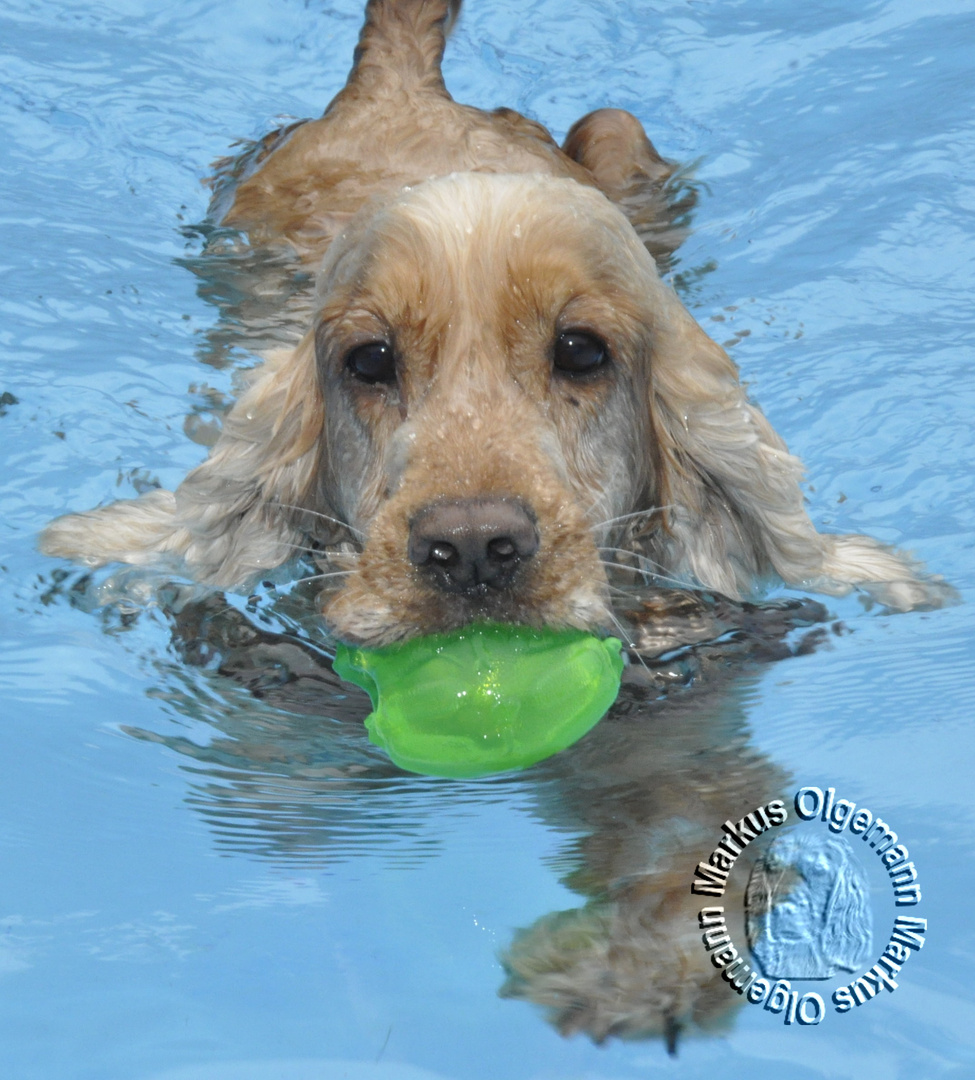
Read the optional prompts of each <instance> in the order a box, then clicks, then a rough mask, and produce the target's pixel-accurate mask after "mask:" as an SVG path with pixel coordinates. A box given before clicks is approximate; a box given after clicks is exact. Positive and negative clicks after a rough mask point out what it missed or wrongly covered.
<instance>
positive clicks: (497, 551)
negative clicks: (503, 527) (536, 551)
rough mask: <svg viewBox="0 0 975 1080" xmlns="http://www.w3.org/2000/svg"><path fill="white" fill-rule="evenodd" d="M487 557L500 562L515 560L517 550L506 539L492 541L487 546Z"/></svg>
mask: <svg viewBox="0 0 975 1080" xmlns="http://www.w3.org/2000/svg"><path fill="white" fill-rule="evenodd" d="M488 556H489V557H493V558H495V559H501V560H502V561H507V560H508V559H517V558H518V549H517V548H516V547H515V545H514V543H513V542H512V541H511V540H509V539H508V538H507V537H505V538H504V539H502V540H492V541H491V542H490V543H489V544H488Z"/></svg>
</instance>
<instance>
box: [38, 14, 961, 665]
mask: <svg viewBox="0 0 975 1080" xmlns="http://www.w3.org/2000/svg"><path fill="white" fill-rule="evenodd" d="M451 14H452V11H451V5H450V4H448V3H447V2H446V0H371V2H370V3H369V4H368V7H367V13H366V24H365V27H364V29H363V32H362V35H361V38H360V42H359V46H358V49H357V50H356V59H355V65H354V67H353V70H352V73H351V75H350V76H349V81H348V83H347V85H346V87H345V89H344V90H343V91H342V92H341V93H340V94H339V95H338V96H337V98H336V99H335V100H334V101H333V102H332V103H331V105H330V106H329V107H328V109H327V110H326V112H325V114H324V116H323V117H322V118H321V119H319V120H317V121H309V122H306V123H302V124H299V125H293V126H291V127H289V128H288V129H284V130H282V131H281V132H278V133H274V134H273V135H272V136H269V137H268V139H267V140H265V142H264V143H263V144H261V145H260V146H259V147H256V148H254V149H253V150H252V151H251V152H249V153H248V154H246V155H244V156H243V157H242V158H240V159H237V160H236V161H235V162H225V163H223V164H222V166H221V169H220V172H219V176H220V179H219V183H218V185H217V190H216V194H215V200H214V208H213V213H214V215H215V217H216V218H218V219H219V220H220V221H221V222H222V224H224V225H227V226H232V227H234V228H238V229H241V230H243V231H246V232H247V233H248V235H249V237H250V240H251V243H252V244H254V245H265V246H268V247H271V248H273V247H275V246H280V247H282V248H283V249H286V250H288V251H289V252H291V253H292V254H293V255H294V257H295V258H296V260H297V264H298V265H305V266H308V267H315V268H317V267H318V266H319V264H321V269H320V270H319V271H318V293H317V299H316V302H315V305H314V313H313V315H312V317H311V325H310V327H309V328H308V330H307V333H306V334H305V335H304V337H303V339H302V340H301V342H300V343H299V344H298V345H297V347H296V348H294V349H287V350H281V351H278V352H275V353H273V354H271V355H269V356H268V357H267V358H266V360H265V362H264V363H263V365H262V366H261V367H259V368H258V369H257V370H256V371H255V372H254V373H253V375H252V378H251V384H250V386H249V388H247V389H246V391H245V392H244V393H243V395H242V396H241V398H240V400H239V401H238V402H237V404H236V406H235V407H234V409H233V410H232V411H231V412H230V413H229V415H228V416H227V418H226V422H225V426H224V430H223V432H222V434H221V436H220V438H219V440H218V442H217V444H216V446H215V447H214V449H213V451H212V452H211V454H210V457H209V458H208V460H207V461H206V462H205V463H204V464H202V465H201V466H200V467H199V468H197V469H195V470H194V471H193V472H191V473H190V474H189V475H188V476H187V478H186V480H185V481H184V482H183V483H182V484H181V485H180V487H179V488H178V489H177V491H176V492H175V493H170V492H165V491H155V492H151V493H149V494H147V495H145V496H143V497H142V498H141V499H137V500H132V501H123V502H118V503H115V504H113V505H110V506H107V507H103V508H100V509H97V510H93V511H89V512H88V513H83V514H73V515H68V516H66V517H63V518H60V519H58V520H57V521H55V522H53V523H52V524H51V525H50V526H49V527H48V528H47V530H46V531H45V532H44V534H43V536H42V539H41V546H42V549H43V550H44V551H45V552H47V553H48V554H50V555H55V556H60V557H66V558H71V559H75V560H77V561H80V562H83V563H86V564H87V565H101V564H104V563H109V562H116V561H118V562H126V563H134V564H139V565H150V564H151V565H160V564H165V563H167V562H172V563H173V564H178V565H180V566H182V567H185V568H186V569H187V570H188V571H189V572H190V573H191V574H192V575H193V576H194V577H195V578H196V579H198V580H199V581H202V582H207V583H211V584H213V585H217V586H223V587H237V586H242V585H245V584H246V583H247V582H248V581H249V580H250V579H252V578H253V577H254V576H255V575H256V574H258V573H260V572H261V571H262V570H266V569H268V568H270V567H274V566H277V565H279V564H281V563H283V562H285V561H287V560H288V559H289V558H290V557H292V555H293V554H294V552H295V551H296V550H297V549H307V548H308V547H310V546H311V547H314V548H316V549H318V550H320V551H321V552H322V557H323V558H324V559H326V560H328V559H330V560H331V563H332V564H333V565H336V566H340V567H345V568H346V569H347V570H348V571H349V573H348V574H347V576H346V577H345V579H344V583H343V585H342V587H341V588H339V589H337V590H330V591H329V593H328V595H327V597H326V598H325V600H324V601H323V603H324V612H325V615H326V618H327V620H328V622H329V623H330V625H331V627H332V629H333V630H334V632H335V633H336V634H337V635H338V636H340V637H342V638H345V639H347V640H350V641H358V642H365V643H369V644H373V645H380V644H385V643H389V642H391V641H395V640H399V639H402V638H406V637H409V636H410V635H412V634H416V633H418V632H432V631H436V630H445V629H449V628H451V627H453V626H456V625H461V624H463V623H466V622H468V621H470V620H471V619H474V618H495V619H501V620H506V621H513V622H524V623H530V624H537V625H552V626H579V627H586V628H591V629H595V630H601V629H605V628H606V627H608V626H609V625H610V623H611V620H612V615H611V611H610V604H609V589H608V583H607V578H606V571H605V568H604V565H603V559H602V554H601V548H602V547H603V546H608V547H613V548H618V549H620V548H621V549H626V550H629V551H635V552H638V553H639V554H640V555H641V556H642V557H644V558H645V559H646V560H649V562H646V563H645V564H644V565H647V566H651V567H653V568H654V569H656V570H659V572H660V574H661V575H662V577H663V579H664V580H671V579H678V580H680V581H686V582H690V583H697V584H699V585H702V586H705V587H707V588H709V589H713V590H717V591H718V592H721V593H724V594H726V595H728V596H730V597H742V596H747V595H749V594H751V593H752V591H753V590H754V589H755V588H756V586H757V585H759V584H761V583H762V582H763V581H764V580H766V579H776V578H777V579H781V580H783V581H785V582H787V583H789V584H791V585H795V586H800V587H804V588H810V589H814V590H818V591H822V592H827V593H836V594H838V593H843V592H847V591H849V590H850V589H851V588H853V587H862V588H865V589H868V590H869V591H870V592H871V593H873V594H874V595H875V596H877V597H878V598H879V599H880V600H882V601H883V602H884V603H886V604H889V605H890V606H892V607H894V608H900V609H907V608H911V607H915V606H919V605H931V604H937V603H939V602H941V600H942V599H943V598H944V596H945V595H946V594H945V589H944V586H943V585H941V584H940V583H939V582H937V581H934V580H931V579H927V578H924V577H923V576H922V575H920V574H919V573H918V570H917V568H916V567H915V566H914V565H913V564H912V563H911V561H910V560H909V559H906V558H905V557H904V556H903V555H901V554H899V553H897V552H895V551H893V550H891V549H889V548H886V547H884V546H883V545H881V544H879V543H877V542H876V541H873V540H871V539H869V538H867V537H861V536H827V535H821V534H819V533H817V532H816V530H815V528H814V527H813V525H812V523H811V521H810V520H809V517H808V515H807V513H806V510H805V508H804V505H803V498H802V495H801V492H800V488H799V481H800V478H801V466H800V463H799V462H798V460H797V459H796V458H794V457H792V456H791V455H790V454H789V453H788V451H787V450H786V447H785V445H784V443H783V442H782V440H781V439H780V438H779V437H778V435H776V433H775V432H774V431H773V430H772V428H771V427H770V425H769V423H768V421H767V420H766V419H765V417H764V416H763V415H762V413H761V412H760V411H759V410H758V409H757V408H756V407H755V406H754V405H753V404H751V403H750V402H749V401H748V399H747V397H746V395H745V393H744V391H743V389H742V387H741V384H740V382H739V379H738V373H737V370H736V368H735V366H734V364H733V363H732V362H731V360H730V359H729V358H728V356H727V355H726V354H725V352H724V351H723V350H722V349H721V348H720V347H719V346H718V345H716V344H715V343H714V342H713V341H711V340H710V338H708V337H707V336H706V335H705V334H704V333H703V331H702V330H701V329H700V328H699V327H698V325H697V323H696V322H695V321H694V319H693V318H692V317H691V316H690V315H689V314H688V312H687V311H686V310H685V308H684V307H683V306H682V304H681V303H680V301H679V300H678V299H677V297H676V295H675V294H674V292H673V291H672V289H671V288H670V287H669V286H668V285H666V284H664V283H663V282H662V281H661V279H660V276H659V274H658V270H657V266H656V264H655V261H654V258H653V255H652V254H651V252H654V253H656V254H658V255H659V254H660V253H661V252H663V251H665V250H666V249H667V247H668V244H670V246H673V243H674V242H675V233H674V220H673V216H672V215H670V216H668V214H667V212H666V196H665V186H666V180H667V177H668V176H669V175H670V173H671V171H672V169H671V167H670V166H669V165H668V164H667V163H666V162H664V161H663V159H661V158H660V157H659V155H658V154H657V153H656V151H655V150H654V148H653V146H652V145H651V143H650V142H649V140H648V139H647V137H646V135H645V134H644V132H643V129H642V127H641V126H640V124H639V122H638V121H637V120H636V118H635V117H633V116H631V115H630V114H628V113H624V112H621V111H619V110H600V111H598V112H596V113H592V114H590V115H589V116H587V117H584V118H583V119H582V120H580V121H579V122H578V123H577V124H576V125H575V126H574V127H573V129H572V130H571V131H570V132H569V135H568V137H567V139H566V141H565V143H564V145H563V147H562V148H559V147H558V146H557V145H556V144H555V142H554V141H553V140H552V139H551V137H550V136H549V135H548V133H547V132H546V131H545V130H544V129H543V128H542V127H541V126H540V125H538V124H536V123H534V122H533V121H530V120H527V119H525V118H524V117H521V116H519V115H518V114H516V113H514V112H512V111H510V110H505V109H502V110H497V111H496V112H493V113H485V112H482V111H480V110H477V109H472V108H469V107H467V106H463V105H459V104H457V103H456V102H454V101H453V100H452V99H451V98H450V96H449V95H448V93H447V91H446V89H445V88H444V85H443V80H442V77H441V74H440V59H441V56H442V53H443V47H444V26H445V23H446V22H447V20H448V18H449V17H450V16H451ZM431 178H432V179H431ZM323 256H324V262H323V263H322V259H323ZM579 328H582V329H585V330H587V331H588V332H591V333H594V334H596V335H597V336H598V337H600V338H601V339H602V340H603V341H605V342H606V344H607V346H608V349H609V354H610V357H611V361H610V363H609V364H608V365H606V367H605V369H601V370H600V371H599V372H598V373H596V375H595V376H587V377H585V378H575V379H572V378H567V377H565V376H563V375H560V374H559V373H558V372H555V371H553V368H552V359H551V357H552V349H553V342H554V340H555V339H556V337H557V336H558V334H559V333H561V332H563V331H564V330H566V329H579ZM380 337H382V338H388V339H389V340H391V341H392V342H393V343H394V345H395V350H396V354H397V358H398V383H397V385H396V386H393V387H389V386H379V387H376V386H364V385H363V384H361V383H358V384H357V383H356V382H355V380H354V379H352V378H351V377H350V376H349V373H348V371H347V369H346V366H345V357H346V356H347V355H348V353H349V351H350V350H351V349H352V348H354V347H355V346H356V345H357V344H361V343H363V342H365V341H370V340H374V339H377V338H380ZM486 496H490V497H498V498H504V499H518V500H520V501H521V502H522V503H524V504H525V505H527V506H528V507H529V508H530V510H531V513H532V515H533V517H534V519H535V520H536V522H537V527H538V531H539V537H540V547H539V551H538V554H537V556H536V557H535V558H534V559H532V560H531V563H530V565H528V566H527V567H526V568H525V570H524V572H523V573H522V574H521V575H520V577H519V580H518V584H517V588H513V589H510V590H505V591H503V592H499V593H497V594H492V595H488V596H485V597H482V598H480V599H478V600H476V601H472V600H470V599H465V598H463V597H460V596H446V595H444V594H443V593H441V592H439V591H438V590H436V589H435V588H434V587H433V585H432V584H430V583H429V582H428V581H427V580H426V579H425V578H424V576H423V575H422V574H420V573H418V572H417V569H416V568H415V567H413V566H412V565H411V564H410V562H409V560H408V558H407V538H408V533H409V525H410V521H411V519H412V517H413V516H414V515H415V514H416V513H417V511H418V510H419V509H421V508H422V507H424V506H426V505H429V504H430V503H431V502H435V501H437V500H441V499H453V498H467V497H486ZM638 512H639V513H638ZM634 514H637V516H633V515H634ZM620 519H623V520H620ZM350 552H351V554H350Z"/></svg>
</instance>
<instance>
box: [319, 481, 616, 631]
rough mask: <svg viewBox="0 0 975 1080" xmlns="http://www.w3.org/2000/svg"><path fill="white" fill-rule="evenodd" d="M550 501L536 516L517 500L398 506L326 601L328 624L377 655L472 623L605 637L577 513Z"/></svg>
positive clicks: (595, 570) (593, 569)
mask: <svg viewBox="0 0 975 1080" xmlns="http://www.w3.org/2000/svg"><path fill="white" fill-rule="evenodd" d="M553 501H554V502H556V505H555V506H554V507H553V506H546V507H544V510H545V511H548V513H543V514H541V515H539V513H538V511H537V509H536V507H534V506H533V505H532V504H531V503H530V502H528V500H526V499H524V498H523V497H521V496H519V495H505V496H475V497H469V498H437V499H435V500H433V501H431V502H429V503H427V504H425V505H423V506H422V507H420V508H418V509H416V510H414V511H413V512H411V513H408V514H405V513H402V512H400V511H399V508H398V507H396V506H395V500H394V504H393V505H390V506H389V507H387V508H384V511H383V512H381V513H380V514H379V515H377V518H376V521H375V522H374V523H373V526H372V528H371V529H370V532H369V535H368V538H367V540H366V542H365V544H364V546H363V549H362V551H361V553H359V554H358V556H357V557H354V558H352V559H350V560H348V563H347V566H348V569H349V573H348V574H347V576H346V577H345V578H344V580H343V584H342V585H341V586H340V587H339V588H338V590H337V591H336V592H334V593H332V594H331V595H330V596H329V597H328V598H326V599H325V601H324V605H323V610H324V616H325V620H326V623H327V624H328V626H329V628H330V630H331V631H332V633H333V634H334V635H335V636H336V637H337V638H338V639H339V640H342V641H346V642H347V643H349V644H355V645H362V646H368V647H372V648H378V647H382V646H385V645H390V644H393V643H395V642H400V641H406V640H408V639H410V638H413V637H418V636H421V635H425V634H434V633H447V632H450V631H452V630H456V629H458V628H460V627H462V626H466V625H468V624H470V623H474V622H501V623H511V624H517V625H525V626H535V627H540V628H541V627H548V628H553V629H566V628H570V627H571V628H575V629H584V630H590V631H593V632H602V631H604V630H605V629H606V628H607V626H608V625H609V608H608V604H607V591H608V586H607V583H606V578H605V575H604V573H603V569H602V566H601V564H600V560H599V557H598V552H597V549H596V547H595V543H594V541H593V539H592V536H591V534H590V531H589V529H588V527H587V526H586V524H585V523H584V522H583V521H581V520H576V519H577V518H578V517H579V515H578V514H577V512H576V511H575V510H574V509H573V508H572V506H571V505H568V504H566V503H565V502H562V503H561V504H558V503H557V501H555V500H553ZM553 509H556V510H557V511H558V516H557V519H556V520H554V521H553V520H552V519H551V512H552V510H553ZM547 518H548V520H546V519H547Z"/></svg>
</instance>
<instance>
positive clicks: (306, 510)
mask: <svg viewBox="0 0 975 1080" xmlns="http://www.w3.org/2000/svg"><path fill="white" fill-rule="evenodd" d="M272 505H274V506H280V507H281V508H282V509H283V510H297V511H298V512H299V513H302V514H311V515H312V517H318V518H321V519H322V520H323V521H329V522H331V523H332V524H333V525H338V526H340V527H341V528H343V529H348V530H349V532H351V533H356V534H357V535H358V536H361V537H362V538H363V540H365V538H366V534H365V533H364V532H363V531H362V530H361V529H357V528H356V527H355V526H354V525H350V524H349V523H348V522H347V521H341V520H340V519H339V518H334V517H330V516H329V515H328V514H323V513H322V512H321V510H312V509H310V508H309V507H307V506H295V504H294V503H283V502H275V503H273V504H272Z"/></svg>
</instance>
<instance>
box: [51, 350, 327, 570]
mask: <svg viewBox="0 0 975 1080" xmlns="http://www.w3.org/2000/svg"><path fill="white" fill-rule="evenodd" d="M322 423H323V403H322V394H321V389H320V387H319V382H318V378H317V373H316V368H315V348H314V337H313V335H312V334H308V335H307V336H306V337H305V339H304V340H303V341H302V342H301V344H300V345H298V347H297V348H296V349H294V350H290V349H289V350H280V351H278V352H277V353H272V354H271V355H270V356H269V357H268V359H267V360H266V361H265V362H264V363H263V364H262V365H261V366H260V367H259V368H257V369H256V370H255V371H254V373H253V375H252V378H251V383H250V386H249V387H248V388H247V390H246V391H245V392H244V393H243V395H242V396H241V397H240V398H239V400H238V401H237V404H236V405H235V406H234V408H233V409H232V410H231V411H230V413H229V414H228V415H227V417H226V420H225V421H224V428H223V432H222V433H221V435H220V438H219V439H218V441H217V444H216V446H214V448H213V450H212V451H211V453H210V456H209V458H208V459H207V460H206V461H205V462H204V463H203V464H202V465H200V466H199V467H198V468H196V469H194V470H193V471H192V472H191V473H190V474H189V475H188V476H187V477H186V479H185V480H184V481H183V483H182V484H180V486H179V488H178V489H177V490H176V492H175V493H172V492H168V491H151V492H149V493H148V494H146V495H143V496H142V497H141V498H139V499H132V500H125V501H122V502H116V503H112V504H111V505H110V506H105V507H101V508H99V509H97V510H91V511H88V512H87V513H84V514H69V515H66V516H65V517H62V518H58V519H57V521H54V522H52V523H51V524H50V525H49V526H48V527H47V528H46V529H45V530H44V532H43V533H42V534H41V539H40V547H41V550H42V551H44V552H45V554H48V555H55V556H61V557H64V558H69V559H74V560H76V561H78V562H83V563H86V564H87V565H89V566H101V565H104V564H105V563H110V562H125V563H132V564H135V565H161V564H166V563H167V562H172V561H173V560H174V558H175V559H177V560H181V561H182V562H183V563H185V565H186V567H187V569H188V570H189V571H190V572H191V573H192V574H193V576H194V577H195V578H196V579H197V580H198V581H202V582H206V583H209V584H213V585H220V586H224V587H232V586H238V585H244V584H246V583H247V582H248V581H249V580H250V579H252V578H253V577H254V575H255V574H257V573H259V572H260V571H261V570H266V569H269V568H272V567H275V566H279V565H280V564H281V563H283V562H286V561H287V560H288V559H289V558H291V557H292V556H293V555H294V553H295V551H296V548H297V547H298V546H299V545H300V544H302V543H307V539H306V538H307V536H308V535H309V534H311V535H316V534H320V533H321V531H322V530H321V528H320V523H321V522H323V521H325V522H327V520H328V519H327V518H326V517H325V516H323V514H322V510H323V508H322V507H321V506H319V505H318V503H319V502H320V494H319V492H318V490H317V478H318V476H319V475H320V473H319V469H320V467H321V464H322V461H321V458H322V453H323V448H322ZM321 539H322V540H323V541H326V540H327V537H325V536H324V535H323V536H321Z"/></svg>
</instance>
